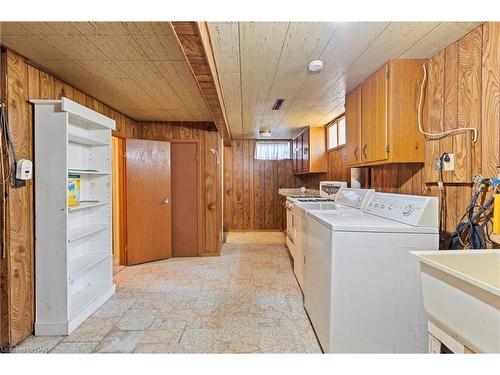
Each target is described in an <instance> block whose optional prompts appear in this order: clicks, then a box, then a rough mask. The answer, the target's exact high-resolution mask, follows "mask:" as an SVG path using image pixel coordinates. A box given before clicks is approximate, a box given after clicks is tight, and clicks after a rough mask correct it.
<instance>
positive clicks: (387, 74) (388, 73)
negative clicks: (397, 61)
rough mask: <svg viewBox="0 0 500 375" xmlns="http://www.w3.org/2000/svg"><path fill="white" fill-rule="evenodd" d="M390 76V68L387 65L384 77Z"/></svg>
mask: <svg viewBox="0 0 500 375" xmlns="http://www.w3.org/2000/svg"><path fill="white" fill-rule="evenodd" d="M390 76H391V68H390V67H389V65H387V68H385V77H386V78H390Z"/></svg>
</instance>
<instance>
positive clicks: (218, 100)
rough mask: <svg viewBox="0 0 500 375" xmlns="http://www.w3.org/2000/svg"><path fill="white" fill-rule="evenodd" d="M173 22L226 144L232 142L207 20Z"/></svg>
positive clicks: (172, 24)
mask: <svg viewBox="0 0 500 375" xmlns="http://www.w3.org/2000/svg"><path fill="white" fill-rule="evenodd" d="M171 26H172V28H173V30H174V34H175V35H176V36H177V40H178V42H179V45H180V47H181V49H182V51H183V53H184V55H185V57H186V60H187V61H188V63H189V66H190V68H191V72H192V73H193V76H194V78H195V80H196V82H197V83H198V87H199V88H200V91H201V93H202V96H203V98H204V100H205V103H206V104H207V107H208V110H209V111H210V113H211V115H212V118H213V120H214V123H215V126H216V127H217V129H218V131H219V133H220V135H221V137H222V138H223V140H224V145H225V146H231V133H230V131H229V124H228V121H227V117H226V108H225V105H224V99H223V96H222V92H221V89H220V84H219V79H218V74H217V68H216V66H215V59H214V58H213V52H212V45H211V43H210V36H209V34H208V29H207V25H206V23H205V22H171Z"/></svg>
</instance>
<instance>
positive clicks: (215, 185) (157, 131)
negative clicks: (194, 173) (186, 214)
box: [140, 122, 222, 255]
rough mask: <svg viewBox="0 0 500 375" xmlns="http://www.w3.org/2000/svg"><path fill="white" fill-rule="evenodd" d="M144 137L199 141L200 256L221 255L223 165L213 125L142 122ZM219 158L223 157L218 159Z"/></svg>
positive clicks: (219, 145) (220, 149)
mask: <svg viewBox="0 0 500 375" xmlns="http://www.w3.org/2000/svg"><path fill="white" fill-rule="evenodd" d="M141 125H142V134H141V136H140V137H141V138H143V139H151V140H157V141H162V140H164V141H168V140H173V139H198V140H199V141H200V149H201V153H202V155H201V157H202V160H201V165H202V166H201V169H202V172H201V173H203V175H202V186H201V189H202V191H203V192H204V194H203V200H202V202H201V203H200V206H201V207H204V210H203V213H202V216H203V220H202V221H203V222H204V223H205V226H204V227H203V228H201V233H200V234H201V236H202V237H203V238H204V249H205V250H204V251H203V253H202V254H200V255H218V254H219V252H220V248H221V246H222V196H221V194H220V190H221V189H222V162H220V160H219V162H220V163H219V164H217V160H218V157H217V156H216V155H215V154H213V153H211V152H210V150H211V149H214V150H217V151H218V152H219V155H221V157H222V138H221V137H220V135H219V133H218V132H217V131H216V130H208V129H211V128H213V123H211V122H142V123H141ZM219 159H220V158H219Z"/></svg>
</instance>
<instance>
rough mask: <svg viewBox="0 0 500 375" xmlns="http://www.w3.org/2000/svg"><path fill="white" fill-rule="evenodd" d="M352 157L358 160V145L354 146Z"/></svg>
mask: <svg viewBox="0 0 500 375" xmlns="http://www.w3.org/2000/svg"><path fill="white" fill-rule="evenodd" d="M354 158H356V160H358V146H356V147H354Z"/></svg>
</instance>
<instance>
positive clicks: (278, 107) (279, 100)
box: [273, 99, 285, 111]
mask: <svg viewBox="0 0 500 375" xmlns="http://www.w3.org/2000/svg"><path fill="white" fill-rule="evenodd" d="M284 101H285V99H277V100H276V102H275V103H274V105H273V111H277V110H278V109H280V108H281V106H282V105H283V102H284Z"/></svg>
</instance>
